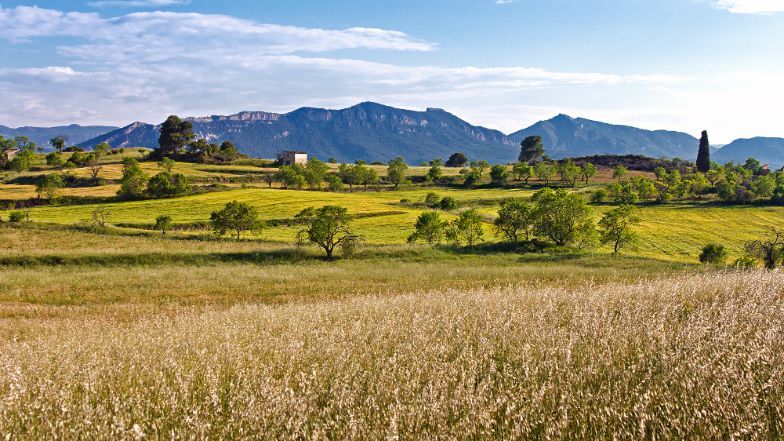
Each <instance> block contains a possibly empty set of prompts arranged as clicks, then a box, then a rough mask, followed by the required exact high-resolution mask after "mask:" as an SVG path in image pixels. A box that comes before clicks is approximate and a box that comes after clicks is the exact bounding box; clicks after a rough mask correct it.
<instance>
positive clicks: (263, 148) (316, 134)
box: [0, 102, 784, 166]
mask: <svg viewBox="0 0 784 441" xmlns="http://www.w3.org/2000/svg"><path fill="white" fill-rule="evenodd" d="M187 120H188V121H190V122H191V123H192V124H193V130H194V132H195V134H196V136H197V137H199V138H205V139H207V140H208V141H210V142H216V143H220V142H222V141H231V142H233V143H235V144H236V145H237V146H238V147H239V149H240V151H242V152H243V153H245V154H247V155H250V156H255V157H267V158H270V157H275V156H276V155H277V154H278V153H279V152H281V151H283V150H293V149H296V150H304V151H307V152H308V153H310V154H311V155H312V156H316V157H318V158H321V159H328V158H336V159H337V160H338V161H341V162H344V161H345V162H353V161H355V160H359V159H362V160H366V161H388V160H390V159H392V158H394V157H396V156H403V157H404V158H406V160H408V161H409V162H410V163H414V164H416V163H420V162H423V161H428V160H430V159H433V158H447V157H449V155H451V154H452V153H454V152H457V151H462V152H464V153H465V154H466V155H468V157H469V158H472V159H487V160H488V161H491V162H495V163H505V162H513V161H515V160H516V159H517V154H518V151H519V145H520V141H522V139H523V138H525V137H526V136H531V135H540V136H542V138H543V141H544V144H545V147H546V152H547V154H548V155H549V156H550V157H552V158H555V159H560V158H564V157H577V156H590V155H596V154H616V155H623V154H637V155H645V156H649V157H657V158H658V157H668V158H674V157H679V158H683V159H693V158H694V157H695V156H696V151H697V146H698V144H699V141H698V140H697V139H696V138H695V137H693V136H691V135H689V134H687V133H682V132H673V131H666V130H644V129H639V128H635V127H630V126H623V125H614V124H608V123H603V122H598V121H592V120H589V119H585V118H572V117H570V116H567V115H558V116H556V117H554V118H552V119H549V120H546V121H540V122H538V123H536V124H534V125H532V126H530V127H528V128H525V129H523V130H520V131H518V132H515V133H512V134H510V135H505V134H504V133H502V132H499V131H497V130H492V129H488V128H484V127H480V126H475V125H472V124H470V123H468V122H466V121H463V120H462V119H460V118H458V117H457V116H455V115H453V114H451V113H449V112H447V111H445V110H442V109H432V108H431V109H427V110H426V111H424V112H422V111H413V110H404V109H398V108H394V107H389V106H385V105H382V104H377V103H369V102H368V103H361V104H358V105H355V106H352V107H349V108H346V109H340V110H331V109H319V108H310V107H306V108H301V109H297V110H294V111H293V112H289V113H269V112H240V113H238V114H235V115H228V116H222V115H214V116H208V117H191V118H187ZM23 129H25V130H27V132H25V133H23V132H24V130H23ZM66 129H68V130H69V131H66ZM4 130H15V131H17V132H16V133H22V134H26V135H27V136H30V134H35V135H36V136H38V137H39V138H40V139H42V141H41V142H39V141H36V142H37V143H39V144H41V145H44V144H46V143H47V142H48V140H49V138H51V137H53V136H57V135H63V134H64V135H67V136H69V139H70V141H71V142H73V143H76V144H78V145H80V146H81V147H88V148H89V147H93V146H95V145H96V144H98V143H100V142H108V143H109V144H110V145H111V146H112V147H149V148H154V147H157V145H158V136H159V131H160V125H152V124H147V123H143V122H135V123H133V124H130V125H128V126H126V127H122V128H115V127H103V126H91V127H81V126H75V125H74V126H66V127H54V128H48V129H38V128H32V127H30V128H19V129H7V128H4V127H2V126H0V134H3V131H4ZM53 133H54V135H53ZM90 134H92V135H93V136H88V135H90ZM30 137H31V138H33V136H30ZM34 140H35V139H34ZM749 156H754V157H756V158H758V159H759V160H760V161H762V162H767V163H769V164H771V165H776V166H780V165H784V139H782V138H753V139H750V140H737V141H734V142H733V143H731V144H728V145H726V146H724V147H722V148H721V149H718V150H716V151H714V153H713V159H714V160H716V161H718V162H726V161H730V160H732V161H736V162H740V161H745V159H746V158H748V157H749Z"/></svg>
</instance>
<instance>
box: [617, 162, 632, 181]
mask: <svg viewBox="0 0 784 441" xmlns="http://www.w3.org/2000/svg"><path fill="white" fill-rule="evenodd" d="M627 174H629V169H628V168H626V167H624V166H622V165H617V166H615V167H614V168H613V179H617V180H618V181H620V180H621V179H623V178H624V177H626V175H627Z"/></svg>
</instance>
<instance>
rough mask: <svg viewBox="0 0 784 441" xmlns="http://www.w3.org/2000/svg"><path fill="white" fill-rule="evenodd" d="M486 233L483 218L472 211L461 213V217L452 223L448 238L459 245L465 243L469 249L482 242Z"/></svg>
mask: <svg viewBox="0 0 784 441" xmlns="http://www.w3.org/2000/svg"><path fill="white" fill-rule="evenodd" d="M484 233H485V232H484V229H483V228H482V216H481V215H480V214H479V212H478V211H476V210H473V209H472V210H468V211H464V212H462V213H460V216H459V217H458V218H457V219H455V220H454V221H452V223H451V224H450V225H449V229H448V230H447V238H448V239H449V240H451V241H453V242H454V243H455V244H457V245H460V243H461V242H465V243H466V244H467V245H468V246H469V247H473V246H474V245H476V244H477V243H478V242H479V241H481V240H482V236H484Z"/></svg>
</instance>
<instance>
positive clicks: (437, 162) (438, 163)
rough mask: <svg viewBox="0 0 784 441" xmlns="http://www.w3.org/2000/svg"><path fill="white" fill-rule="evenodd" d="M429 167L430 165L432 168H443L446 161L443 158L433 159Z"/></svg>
mask: <svg viewBox="0 0 784 441" xmlns="http://www.w3.org/2000/svg"><path fill="white" fill-rule="evenodd" d="M427 165H429V166H430V167H443V166H444V160H443V159H441V158H436V159H431V160H430V162H428V164H427Z"/></svg>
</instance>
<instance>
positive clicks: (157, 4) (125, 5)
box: [87, 0, 191, 8]
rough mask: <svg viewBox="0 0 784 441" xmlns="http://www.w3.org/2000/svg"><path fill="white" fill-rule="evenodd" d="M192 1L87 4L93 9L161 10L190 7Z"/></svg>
mask: <svg viewBox="0 0 784 441" xmlns="http://www.w3.org/2000/svg"><path fill="white" fill-rule="evenodd" d="M190 3H191V0H99V1H93V2H89V3H87V4H88V5H89V6H90V7H92V8H108V7H120V8H161V7H165V6H179V5H188V4H190Z"/></svg>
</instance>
